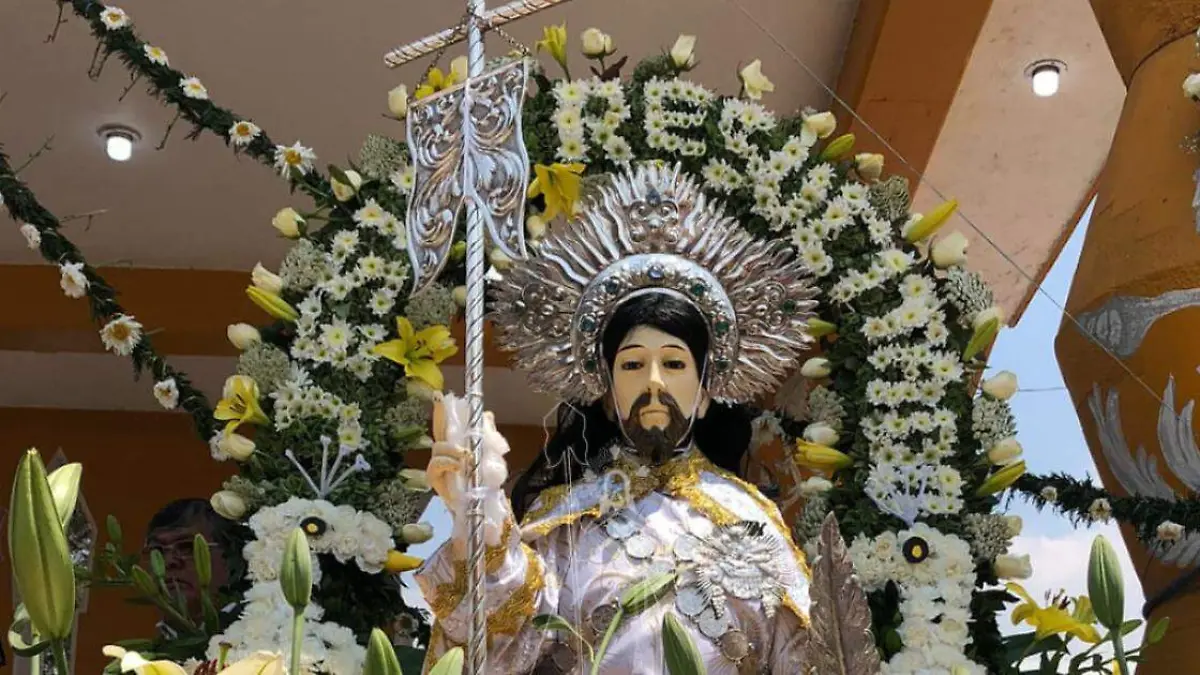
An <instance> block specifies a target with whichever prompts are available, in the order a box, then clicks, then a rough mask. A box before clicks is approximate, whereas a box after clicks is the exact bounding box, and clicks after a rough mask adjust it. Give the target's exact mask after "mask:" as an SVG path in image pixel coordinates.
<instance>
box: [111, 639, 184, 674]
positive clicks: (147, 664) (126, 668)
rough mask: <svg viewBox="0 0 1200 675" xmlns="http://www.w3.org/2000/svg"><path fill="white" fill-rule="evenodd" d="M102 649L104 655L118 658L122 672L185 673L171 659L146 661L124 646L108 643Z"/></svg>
mask: <svg viewBox="0 0 1200 675" xmlns="http://www.w3.org/2000/svg"><path fill="white" fill-rule="evenodd" d="M103 651H104V655H105V656H107V657H109V658H113V659H119V660H120V662H121V672H122V673H128V672H133V673H135V674H136V675H187V671H186V670H184V669H183V668H182V667H181V666H180V665H179V664H178V663H173V662H171V661H147V660H146V659H145V658H143V657H142V655H141V654H138V653H137V652H131V651H127V650H126V649H125V648H124V647H118V646H116V645H108V646H106V647H105V648H104V650H103Z"/></svg>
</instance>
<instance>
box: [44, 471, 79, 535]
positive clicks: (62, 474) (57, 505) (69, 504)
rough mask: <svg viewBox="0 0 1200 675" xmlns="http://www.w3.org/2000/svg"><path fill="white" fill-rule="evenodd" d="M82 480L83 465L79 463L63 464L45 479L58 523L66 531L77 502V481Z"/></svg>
mask: <svg viewBox="0 0 1200 675" xmlns="http://www.w3.org/2000/svg"><path fill="white" fill-rule="evenodd" d="M82 478H83V465H82V464H80V463H79V462H71V463H70V464H64V465H62V466H60V467H58V468H57V469H55V470H54V471H51V472H50V475H49V476H47V477H46V482H48V483H49V484H50V495H51V496H52V497H53V498H54V511H55V512H56V513H57V514H58V523H59V525H62V527H63V529H66V527H67V523H69V522H71V516H73V515H75V504H76V503H77V502H78V501H79V481H80V480H81V479H82Z"/></svg>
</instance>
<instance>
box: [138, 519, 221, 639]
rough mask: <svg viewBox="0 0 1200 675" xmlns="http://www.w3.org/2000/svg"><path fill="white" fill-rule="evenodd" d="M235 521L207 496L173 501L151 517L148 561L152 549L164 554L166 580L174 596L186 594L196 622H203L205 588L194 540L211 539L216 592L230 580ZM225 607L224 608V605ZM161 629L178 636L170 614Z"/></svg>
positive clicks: (190, 613) (146, 549)
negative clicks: (214, 508)
mask: <svg viewBox="0 0 1200 675" xmlns="http://www.w3.org/2000/svg"><path fill="white" fill-rule="evenodd" d="M233 527H234V524H233V523H232V522H230V521H228V520H226V519H225V518H222V517H221V516H220V515H218V514H217V512H216V511H214V510H213V508H212V506H210V505H209V503H208V500H207V499H179V500H176V501H173V502H171V503H169V504H167V505H166V506H164V507H163V508H162V509H160V510H159V511H158V513H156V514H154V517H153V518H151V519H150V525H149V526H148V527H147V532H146V546H145V554H146V557H147V562H148V560H149V555H150V552H151V551H159V552H160V553H162V556H163V560H164V562H165V563H166V575H165V582H166V586H167V591H169V592H170V594H171V596H172V598H174V597H176V596H178V595H182V596H183V597H184V599H185V600H186V602H187V607H188V616H189V618H191V619H192V620H193V621H194V622H196V623H200V622H201V621H202V619H201V617H202V616H203V609H202V605H201V596H202V593H203V589H202V588H201V586H200V580H199V577H198V575H197V574H196V558H195V554H194V552H193V546H194V544H193V540H194V539H195V537H196V535H197V534H200V535H202V536H203V537H204V540H205V541H207V542H208V547H209V550H211V551H212V584H211V585H210V587H209V589H210V591H211V592H212V593H213V595H214V602H216V601H217V600H216V597H215V596H216V594H217V592H218V591H220V589H221V588H222V587H223V586H226V585H227V584H228V583H229V581H230V578H229V561H228V559H227V555H228V554H229V551H227V550H226V547H227V546H228V542H229V541H230V536H229V535H230V534H231V530H232V528H233ZM222 609H224V608H222ZM159 629H160V630H161V631H162V632H163V633H164V637H167V638H168V639H170V638H172V637H175V635H176V633H177V629H176V628H173V627H172V626H171V621H170V618H169V617H165V616H164V617H163V620H162V621H161V622H160V623H159Z"/></svg>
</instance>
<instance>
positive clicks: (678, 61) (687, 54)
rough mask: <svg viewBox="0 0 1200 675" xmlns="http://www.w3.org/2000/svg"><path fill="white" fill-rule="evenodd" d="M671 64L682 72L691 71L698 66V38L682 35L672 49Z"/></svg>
mask: <svg viewBox="0 0 1200 675" xmlns="http://www.w3.org/2000/svg"><path fill="white" fill-rule="evenodd" d="M671 63H673V64H675V67H676V68H678V69H680V70H691V69H692V67H693V66H695V65H696V36H695V35H680V36H679V37H678V38H676V39H675V44H674V45H673V46H672V47H671Z"/></svg>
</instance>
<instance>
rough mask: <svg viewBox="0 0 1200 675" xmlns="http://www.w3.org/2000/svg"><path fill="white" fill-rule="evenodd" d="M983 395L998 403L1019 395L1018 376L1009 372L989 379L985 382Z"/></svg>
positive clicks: (1002, 372)
mask: <svg viewBox="0 0 1200 675" xmlns="http://www.w3.org/2000/svg"><path fill="white" fill-rule="evenodd" d="M983 393H984V394H986V395H987V396H989V397H990V398H994V399H996V400H998V401H1007V400H1008V399H1010V398H1012V395H1013V394H1015V393H1017V376H1016V374H1015V373H1012V372H1010V371H1007V370H1002V371H1000V372H999V373H996V374H995V375H993V376H991V377H989V378H988V379H986V380H984V381H983Z"/></svg>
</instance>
